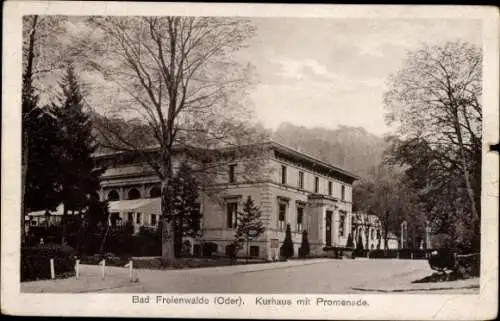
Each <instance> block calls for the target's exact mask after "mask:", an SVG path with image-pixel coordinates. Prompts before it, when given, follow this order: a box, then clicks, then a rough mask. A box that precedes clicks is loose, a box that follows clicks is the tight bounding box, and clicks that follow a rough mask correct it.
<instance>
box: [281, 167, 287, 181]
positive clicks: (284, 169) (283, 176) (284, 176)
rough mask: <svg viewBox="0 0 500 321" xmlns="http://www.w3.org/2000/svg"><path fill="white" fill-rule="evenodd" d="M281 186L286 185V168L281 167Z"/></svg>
mask: <svg viewBox="0 0 500 321" xmlns="http://www.w3.org/2000/svg"><path fill="white" fill-rule="evenodd" d="M281 184H286V166H285V165H281Z"/></svg>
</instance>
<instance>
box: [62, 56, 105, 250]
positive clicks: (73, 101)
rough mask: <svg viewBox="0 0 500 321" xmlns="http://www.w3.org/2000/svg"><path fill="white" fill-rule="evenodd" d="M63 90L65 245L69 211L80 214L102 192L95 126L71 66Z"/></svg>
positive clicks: (63, 82) (64, 80)
mask: <svg viewBox="0 0 500 321" xmlns="http://www.w3.org/2000/svg"><path fill="white" fill-rule="evenodd" d="M60 86H61V88H62V92H63V95H62V98H61V106H60V108H58V109H57V116H58V119H59V123H60V128H61V136H62V137H61V139H62V141H64V143H63V144H62V145H61V146H63V149H62V153H61V155H60V156H61V157H60V160H59V170H60V171H61V173H62V201H63V204H64V215H63V243H64V242H65V236H66V235H65V234H66V231H65V226H66V224H65V223H66V220H67V217H66V215H67V214H68V211H69V210H71V211H73V212H74V211H81V210H83V209H84V208H85V207H86V206H87V205H88V204H87V203H88V199H89V197H90V195H92V194H94V193H95V192H96V191H97V190H98V189H99V175H100V174H101V172H97V171H95V164H94V160H93V158H92V153H93V152H94V151H95V149H96V144H95V139H94V136H93V135H92V123H91V121H90V117H89V115H87V114H86V113H85V111H84V107H83V94H82V92H81V89H80V85H79V83H78V80H77V77H76V75H75V71H74V69H73V67H72V66H71V65H69V66H68V68H67V72H66V75H65V77H64V78H63V80H62V82H61V83H60Z"/></svg>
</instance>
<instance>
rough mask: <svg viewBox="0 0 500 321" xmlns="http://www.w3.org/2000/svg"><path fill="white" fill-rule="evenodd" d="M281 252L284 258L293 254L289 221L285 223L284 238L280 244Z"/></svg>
mask: <svg viewBox="0 0 500 321" xmlns="http://www.w3.org/2000/svg"><path fill="white" fill-rule="evenodd" d="M281 252H282V254H283V256H284V257H285V258H287V259H288V258H289V257H292V256H293V252H294V250H293V241H292V230H291V228H290V223H289V224H287V225H286V232H285V240H284V241H283V245H282V246H281Z"/></svg>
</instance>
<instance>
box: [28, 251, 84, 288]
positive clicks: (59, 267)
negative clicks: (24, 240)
mask: <svg viewBox="0 0 500 321" xmlns="http://www.w3.org/2000/svg"><path fill="white" fill-rule="evenodd" d="M75 255H76V251H75V250H74V249H73V248H72V247H70V246H64V245H57V244H45V245H38V246H36V247H26V248H22V249H21V281H32V280H44V279H50V278H51V275H50V259H54V271H55V276H56V277H68V276H73V275H74V274H75Z"/></svg>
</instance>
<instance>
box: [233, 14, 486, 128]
mask: <svg viewBox="0 0 500 321" xmlns="http://www.w3.org/2000/svg"><path fill="white" fill-rule="evenodd" d="M253 21H254V22H255V24H256V26H257V35H256V36H255V37H254V38H253V39H252V40H251V41H250V43H249V47H248V48H246V49H244V50H242V51H241V52H240V53H239V58H238V59H241V60H242V61H250V62H251V63H252V64H254V65H255V67H256V70H257V73H258V79H259V80H260V83H259V84H258V86H257V87H256V88H255V90H253V91H252V93H251V95H252V98H253V101H254V103H255V108H256V111H257V115H258V117H259V118H260V119H261V120H262V122H263V124H264V125H265V126H266V127H271V128H276V127H277V126H278V125H279V124H280V123H281V122H291V123H293V124H296V125H302V126H306V127H314V126H323V127H327V128H335V127H337V125H348V126H362V127H365V128H366V130H368V131H369V132H372V133H374V134H379V135H381V134H383V133H386V132H388V131H389V128H388V127H387V126H386V125H385V123H384V116H383V115H384V110H383V104H382V96H383V93H384V92H385V90H386V85H385V84H386V81H387V79H388V77H389V75H390V74H391V73H394V72H395V71H397V70H398V68H399V67H401V64H402V62H403V61H404V58H405V56H406V50H411V49H415V48H418V47H419V46H420V45H422V44H423V43H426V44H433V43H440V42H444V41H448V40H457V39H461V40H466V41H470V42H472V43H475V44H477V45H479V46H480V45H481V43H480V41H481V24H480V21H478V20H463V19H461V20H459V19H453V20H443V19H440V20H430V19H429V20H422V19H418V20H416V19H413V20H387V19H386V20H382V19H377V20H374V19H318V18H314V19H310V18H287V19H283V18H259V19H253Z"/></svg>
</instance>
